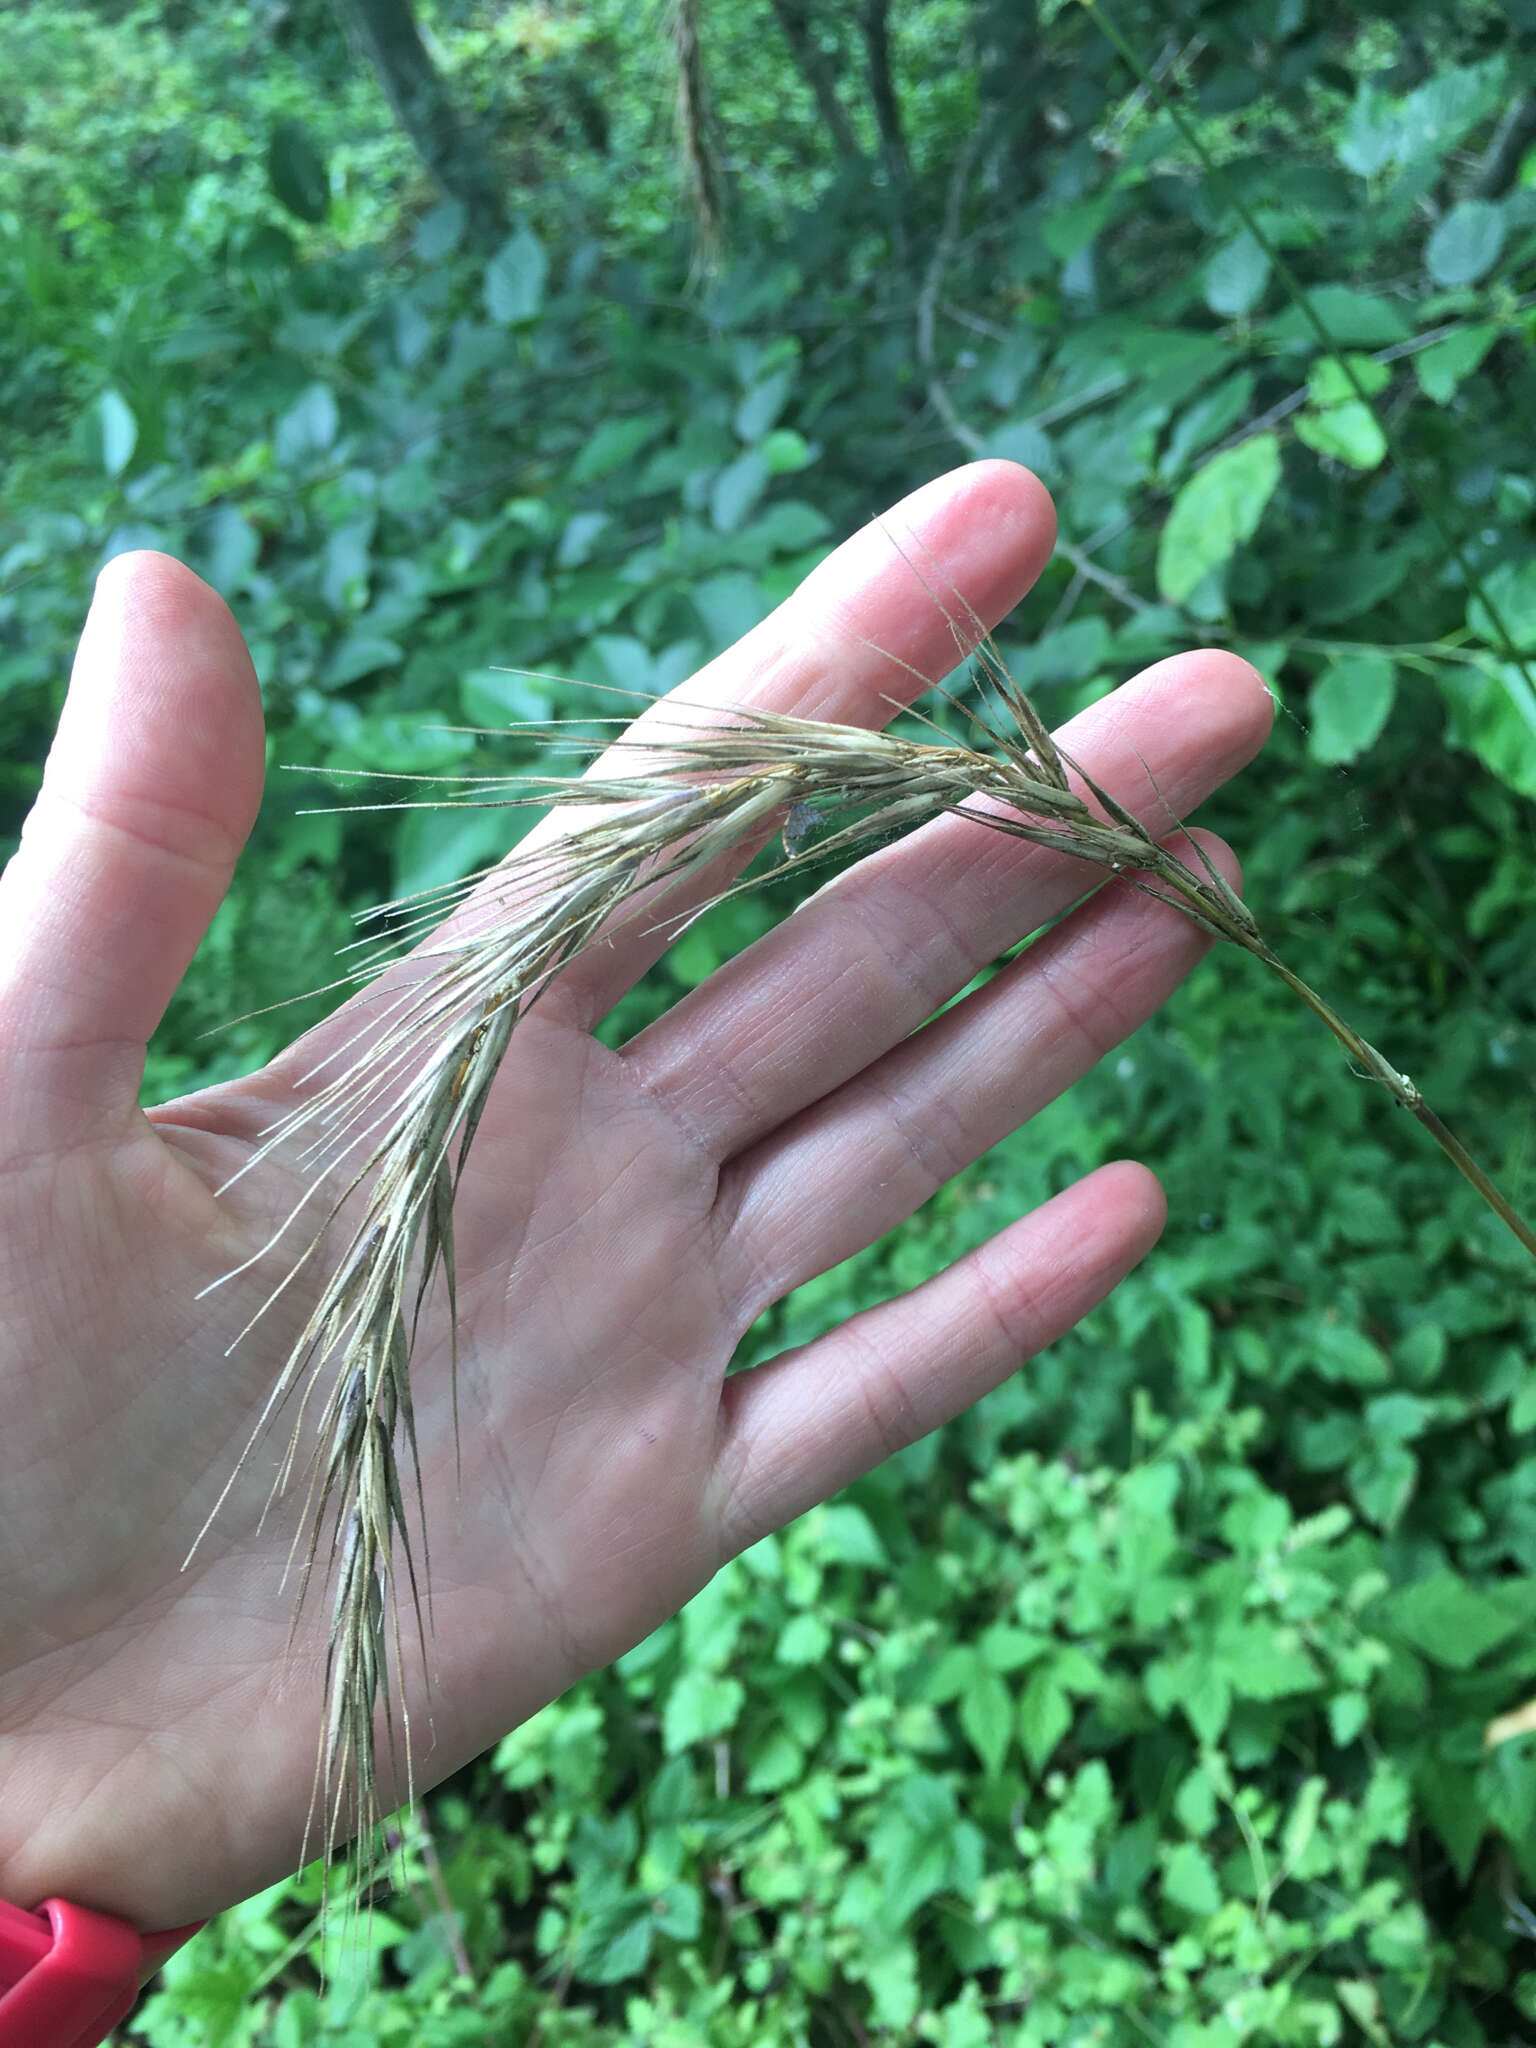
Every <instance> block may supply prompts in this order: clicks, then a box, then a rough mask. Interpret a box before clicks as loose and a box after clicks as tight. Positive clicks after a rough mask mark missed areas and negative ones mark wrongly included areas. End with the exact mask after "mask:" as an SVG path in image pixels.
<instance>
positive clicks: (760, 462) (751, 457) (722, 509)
mask: <svg viewBox="0 0 1536 2048" xmlns="http://www.w3.org/2000/svg"><path fill="white" fill-rule="evenodd" d="M767 487H768V464H767V462H766V460H765V459H764V456H763V451H762V449H761V448H748V449H745V450H744V451H743V452H742V453H741V454H740V455H738V456H737V458H736V460H735V461H734V462H729V463H727V464H726V466H725V468H724V469H722V470H721V472H720V474H719V475H718V476H717V477H716V478H715V481H714V483H713V485H712V486H711V487H710V493H709V516H710V519H711V521H712V522H713V524H714V528H715V531H716V532H717V533H734V532H735V531H736V529H737V527H738V526H740V524H741V522H742V521H743V520H744V519H745V518H746V516H747V514H748V513H749V512H750V511H751V510H752V507H753V506H754V505H755V504H756V503H757V501H758V499H759V498H760V497H761V496H762V495H763V492H764V491H765V490H766V489H767Z"/></svg>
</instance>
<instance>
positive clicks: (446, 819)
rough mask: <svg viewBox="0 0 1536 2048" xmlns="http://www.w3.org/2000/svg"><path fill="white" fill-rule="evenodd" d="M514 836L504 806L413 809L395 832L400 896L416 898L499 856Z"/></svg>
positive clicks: (396, 878)
mask: <svg viewBox="0 0 1536 2048" xmlns="http://www.w3.org/2000/svg"><path fill="white" fill-rule="evenodd" d="M512 837H513V831H512V827H511V825H510V824H509V823H508V814H507V813H506V812H505V811H498V810H446V811H408V812H407V813H406V817H405V822H404V823H403V824H402V825H401V827H400V830H399V832H398V833H397V834H396V835H395V864H394V865H395V876H394V894H395V895H396V896H414V895H415V894H416V892H417V891H418V890H420V889H436V888H438V887H440V886H441V884H443V883H444V882H456V881H458V880H459V879H460V878H461V877H462V876H464V875H472V874H474V873H475V872H476V871H477V870H478V869H479V868H482V867H484V866H485V865H486V864H487V863H488V862H490V861H493V860H499V859H500V858H501V856H502V855H503V854H504V853H505V852H506V851H507V847H508V845H509V843H510V841H511V839H512Z"/></svg>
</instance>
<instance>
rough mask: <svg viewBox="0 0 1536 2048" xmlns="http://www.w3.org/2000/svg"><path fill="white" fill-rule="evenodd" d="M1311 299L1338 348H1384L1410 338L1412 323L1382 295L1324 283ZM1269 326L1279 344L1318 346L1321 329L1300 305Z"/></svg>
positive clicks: (1272, 321)
mask: <svg viewBox="0 0 1536 2048" xmlns="http://www.w3.org/2000/svg"><path fill="white" fill-rule="evenodd" d="M1307 297H1308V299H1309V300H1310V301H1311V305H1312V310H1313V312H1314V313H1315V314H1316V315H1317V317H1318V319H1319V320H1320V321H1321V322H1322V324H1323V327H1324V329H1325V330H1326V332H1327V333H1328V336H1329V338H1330V339H1331V340H1332V341H1333V342H1334V344H1335V345H1336V346H1338V347H1341V348H1380V347H1382V346H1383V345H1384V344H1386V343H1388V342H1394V341H1406V340H1407V339H1408V336H1409V332H1410V330H1409V326H1408V322H1407V321H1406V320H1405V319H1404V318H1403V315H1402V313H1401V311H1400V310H1399V308H1398V307H1397V306H1395V305H1394V304H1393V303H1392V301H1391V300H1390V299H1384V298H1382V297H1381V296H1380V295H1379V293H1376V292H1360V291H1356V290H1355V288H1354V286H1353V285H1347V284H1322V285H1318V286H1317V287H1316V288H1315V289H1314V290H1313V291H1310V292H1309V293H1308V294H1307ZM1267 324H1268V332H1269V333H1270V334H1271V335H1273V336H1274V338H1275V340H1276V341H1282V342H1299V343H1301V344H1302V345H1303V346H1305V347H1307V348H1315V347H1316V345H1317V330H1316V329H1315V328H1314V327H1313V325H1312V322H1311V321H1310V320H1309V319H1308V318H1307V316H1306V314H1305V313H1304V312H1303V311H1302V310H1301V308H1300V306H1287V308H1286V309H1285V311H1284V312H1283V313H1277V314H1276V316H1275V317H1274V319H1273V320H1271V321H1269V322H1268V323H1267Z"/></svg>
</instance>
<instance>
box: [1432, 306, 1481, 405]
mask: <svg viewBox="0 0 1536 2048" xmlns="http://www.w3.org/2000/svg"><path fill="white" fill-rule="evenodd" d="M1499 333H1500V330H1499V328H1497V327H1496V326H1495V325H1494V323H1493V322H1492V321H1491V320H1478V321H1474V322H1472V323H1471V324H1470V325H1469V326H1466V327H1459V328H1458V329H1457V330H1456V332H1455V333H1454V334H1448V335H1447V336H1446V337H1445V339H1444V341H1436V342H1432V343H1431V344H1430V346H1429V347H1428V348H1426V349H1421V350H1420V351H1419V353H1418V354H1417V355H1416V356H1415V357H1414V359H1413V372H1414V375H1415V376H1416V377H1417V378H1418V380H1419V388H1420V390H1422V392H1423V393H1424V396H1425V397H1426V398H1429V399H1433V401H1434V403H1435V404H1436V405H1446V404H1448V403H1449V402H1450V400H1451V399H1452V398H1454V397H1455V395H1456V392H1457V390H1458V388H1459V387H1460V385H1461V383H1462V382H1463V380H1464V379H1465V378H1467V377H1470V376H1471V375H1472V372H1473V371H1474V370H1475V369H1477V368H1478V367H1479V365H1480V364H1481V363H1482V360H1483V358H1484V356H1486V355H1487V353H1488V351H1489V349H1491V348H1492V347H1493V344H1494V343H1495V342H1496V341H1497V340H1498V338H1499Z"/></svg>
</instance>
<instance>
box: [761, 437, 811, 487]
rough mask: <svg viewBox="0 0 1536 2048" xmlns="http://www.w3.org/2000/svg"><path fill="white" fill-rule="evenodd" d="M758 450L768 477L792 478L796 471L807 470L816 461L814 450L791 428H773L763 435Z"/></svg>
mask: <svg viewBox="0 0 1536 2048" xmlns="http://www.w3.org/2000/svg"><path fill="white" fill-rule="evenodd" d="M758 449H759V452H760V453H761V455H762V458H763V461H764V463H765V464H766V465H767V469H768V474H769V475H770V476H793V475H794V474H795V472H796V470H800V469H808V468H809V467H810V465H811V464H812V463H813V462H814V461H815V460H816V450H815V449H814V448H813V447H812V446H811V444H810V442H809V441H807V440H806V438H805V436H804V435H803V434H797V433H796V432H795V430H794V428H793V427H775V428H774V430H773V432H772V433H771V434H766V435H764V437H763V439H762V440H761V441H760V442H759V443H758Z"/></svg>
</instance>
